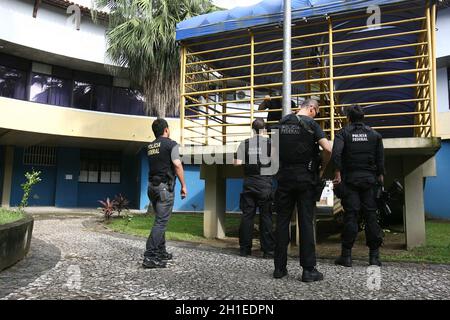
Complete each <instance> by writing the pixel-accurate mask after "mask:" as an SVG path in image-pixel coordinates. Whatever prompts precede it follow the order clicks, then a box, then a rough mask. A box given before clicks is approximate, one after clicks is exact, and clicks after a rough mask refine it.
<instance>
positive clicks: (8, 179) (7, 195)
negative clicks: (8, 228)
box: [2, 146, 14, 208]
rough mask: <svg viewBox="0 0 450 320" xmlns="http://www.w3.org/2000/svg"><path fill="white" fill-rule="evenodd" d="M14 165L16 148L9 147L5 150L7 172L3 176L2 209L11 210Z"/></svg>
mask: <svg viewBox="0 0 450 320" xmlns="http://www.w3.org/2000/svg"><path fill="white" fill-rule="evenodd" d="M13 164H14V147H13V146H7V147H6V148H5V171H4V174H3V181H2V183H3V192H2V207H6V208H9V204H10V200H11V184H12V175H13Z"/></svg>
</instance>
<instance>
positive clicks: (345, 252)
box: [334, 247, 352, 267]
mask: <svg viewBox="0 0 450 320" xmlns="http://www.w3.org/2000/svg"><path fill="white" fill-rule="evenodd" d="M334 263H335V264H337V265H340V266H344V267H351V266H352V249H347V248H344V247H342V253H341V256H340V257H339V258H337V259H336V260H335V261H334Z"/></svg>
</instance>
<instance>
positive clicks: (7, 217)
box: [0, 208, 23, 225]
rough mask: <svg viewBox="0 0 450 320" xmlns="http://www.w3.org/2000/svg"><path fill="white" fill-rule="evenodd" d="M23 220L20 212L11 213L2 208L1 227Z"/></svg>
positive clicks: (0, 212) (0, 213)
mask: <svg viewBox="0 0 450 320" xmlns="http://www.w3.org/2000/svg"><path fill="white" fill-rule="evenodd" d="M22 218H23V214H21V213H19V212H14V211H9V210H5V209H1V208H0V225H1V224H6V223H10V222H14V221H16V220H20V219H22Z"/></svg>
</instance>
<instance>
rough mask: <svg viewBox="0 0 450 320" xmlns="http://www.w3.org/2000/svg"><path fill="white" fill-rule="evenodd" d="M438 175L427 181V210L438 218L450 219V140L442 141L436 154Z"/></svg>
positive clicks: (430, 214)
mask: <svg viewBox="0 0 450 320" xmlns="http://www.w3.org/2000/svg"><path fill="white" fill-rule="evenodd" d="M436 165H437V177H430V178H427V179H426V182H425V212H426V213H427V215H428V216H430V217H433V218H438V219H450V140H447V141H442V148H441V150H439V152H438V153H437V155H436Z"/></svg>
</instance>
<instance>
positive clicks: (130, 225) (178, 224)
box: [107, 213, 240, 242]
mask: <svg viewBox="0 0 450 320" xmlns="http://www.w3.org/2000/svg"><path fill="white" fill-rule="evenodd" d="M154 219H155V217H154V215H135V216H132V217H131V219H130V221H128V220H127V219H126V218H125V217H124V218H120V217H116V218H114V219H112V220H111V221H110V222H108V223H107V226H108V228H110V229H112V230H114V231H118V232H122V233H128V234H132V235H136V236H143V237H147V236H148V235H149V233H150V229H151V228H152V226H153V222H154ZM239 222H240V215H237V214H227V215H226V218H225V227H226V229H227V236H230V237H237V236H238V229H239ZM166 240H179V241H194V242H198V241H206V239H205V238H204V237H203V214H200V213H193V214H191V213H175V214H172V216H171V218H170V220H169V224H168V226H167V231H166Z"/></svg>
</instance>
